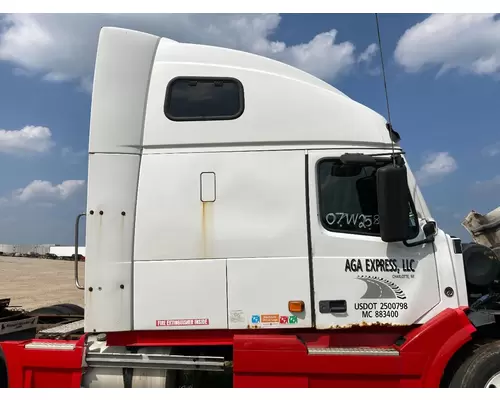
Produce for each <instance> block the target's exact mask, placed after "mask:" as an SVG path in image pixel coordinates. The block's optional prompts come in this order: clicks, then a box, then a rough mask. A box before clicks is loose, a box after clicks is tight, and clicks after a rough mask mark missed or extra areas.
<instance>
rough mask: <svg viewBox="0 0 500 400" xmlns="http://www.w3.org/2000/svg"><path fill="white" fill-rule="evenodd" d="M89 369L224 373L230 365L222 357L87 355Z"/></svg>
mask: <svg viewBox="0 0 500 400" xmlns="http://www.w3.org/2000/svg"><path fill="white" fill-rule="evenodd" d="M85 362H86V363H87V365H88V366H89V367H94V368H95V367H101V368H154V369H176V370H203V371H224V369H226V368H228V367H230V363H227V362H225V361H224V357H198V356H178V355H164V354H140V353H137V354H133V353H98V354H92V353H91V352H89V353H87V357H86V359H85Z"/></svg>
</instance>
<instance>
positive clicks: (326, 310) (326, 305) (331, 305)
mask: <svg viewBox="0 0 500 400" xmlns="http://www.w3.org/2000/svg"><path fill="white" fill-rule="evenodd" d="M346 311H347V301H345V300H320V302H319V312H320V313H321V314H330V313H334V314H339V313H345V312H346Z"/></svg>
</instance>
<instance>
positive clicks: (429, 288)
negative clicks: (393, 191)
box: [308, 149, 440, 329]
mask: <svg viewBox="0 0 500 400" xmlns="http://www.w3.org/2000/svg"><path fill="white" fill-rule="evenodd" d="M349 152H353V151H352V150H351V151H349ZM363 152H364V153H366V154H370V152H369V151H365V150H364V151H363ZM344 153H346V150H340V149H339V150H317V151H310V152H309V153H308V166H309V168H308V170H309V171H308V179H309V207H310V218H311V220H310V230H311V246H312V252H311V254H312V272H313V285H314V307H315V321H314V322H315V326H316V328H318V329H337V328H346V327H351V326H364V325H380V324H382V325H412V324H414V323H416V322H418V320H419V319H421V318H422V317H423V316H424V315H425V314H427V313H428V312H429V311H430V310H431V309H432V308H433V307H435V306H436V305H437V304H439V302H440V293H439V277H438V271H437V265H436V259H435V255H434V246H433V245H432V244H429V243H428V244H424V245H419V246H415V247H407V246H406V245H405V244H404V243H402V242H395V243H385V242H383V241H382V239H381V238H380V228H379V221H378V219H379V217H378V205H377V190H376V179H375V173H376V170H377V168H378V167H379V166H370V165H363V164H359V165H357V164H355V165H343V164H342V163H341V162H340V156H341V155H342V154H344ZM372 153H380V150H377V151H376V150H374V151H372ZM410 202H411V204H410V209H411V210H412V211H411V212H410V214H411V215H410V217H411V218H410V221H411V222H410V224H409V226H408V229H409V231H410V232H411V234H412V235H411V236H412V239H411V241H417V240H420V239H422V238H423V237H424V235H423V233H422V229H421V227H420V221H419V220H418V218H417V210H416V209H415V206H414V203H413V200H410Z"/></svg>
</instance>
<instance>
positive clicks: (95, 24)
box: [0, 14, 376, 90]
mask: <svg viewBox="0 0 500 400" xmlns="http://www.w3.org/2000/svg"><path fill="white" fill-rule="evenodd" d="M280 21H281V17H280V16H279V15H277V14H265V15H262V14H241V15H235V14H221V15H214V14H10V15H7V16H6V17H4V18H3V20H1V21H0V27H3V33H1V36H0V60H6V61H10V62H12V63H14V64H15V66H16V70H15V71H16V73H18V74H19V73H22V74H34V73H37V74H41V75H42V77H43V79H44V80H47V81H69V80H77V81H79V84H80V87H81V88H83V89H86V90H89V89H90V87H91V76H92V73H93V65H94V60H95V52H96V46H97V39H98V34H99V30H100V28H101V27H102V26H116V27H122V28H130V29H136V30H140V31H144V32H148V33H152V34H156V35H159V36H164V37H169V38H171V39H174V40H178V41H181V42H191V43H202V44H210V45H218V46H223V47H229V48H234V49H240V50H245V51H250V52H253V53H257V54H261V55H264V56H268V57H272V58H275V59H278V60H280V61H283V62H286V63H288V64H291V65H294V66H296V67H298V68H301V69H303V70H305V71H307V72H310V73H312V74H315V75H316V76H318V77H320V78H322V79H325V80H332V79H335V78H337V77H338V76H339V75H341V74H342V73H345V72H347V71H349V70H350V69H351V68H353V67H354V66H355V64H356V63H357V62H362V61H365V62H366V61H368V60H369V59H370V57H372V55H373V52H374V47H373V46H374V45H370V46H369V47H368V48H367V49H366V50H365V51H364V52H363V53H361V55H360V56H359V57H358V56H357V55H356V49H355V46H354V45H353V44H352V43H351V42H349V41H345V42H336V38H337V31H336V30H335V29H332V30H330V31H329V32H323V33H320V34H318V35H316V36H315V37H314V38H312V39H311V40H310V41H309V42H307V43H302V44H298V45H292V46H290V45H287V44H286V43H284V42H279V41H273V40H272V39H271V36H272V34H273V33H274V32H275V31H276V29H277V28H278V26H279V24H280ZM375 49H376V47H375Z"/></svg>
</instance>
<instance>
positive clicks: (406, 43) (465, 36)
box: [394, 14, 500, 77]
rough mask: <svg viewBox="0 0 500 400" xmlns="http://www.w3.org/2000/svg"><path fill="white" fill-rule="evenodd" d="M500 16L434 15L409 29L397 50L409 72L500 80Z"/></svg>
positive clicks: (396, 54) (400, 61)
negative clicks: (436, 69)
mask: <svg viewBox="0 0 500 400" xmlns="http://www.w3.org/2000/svg"><path fill="white" fill-rule="evenodd" d="M497 16H498V15H497V14H433V15H431V16H430V17H428V18H427V19H425V20H424V21H422V22H420V23H418V24H416V25H414V26H412V27H411V28H409V29H408V30H407V31H406V32H405V33H404V34H403V36H402V37H401V38H400V39H399V42H398V44H397V46H396V50H395V53H394V55H395V58H396V61H397V62H398V63H399V64H400V65H402V66H403V67H404V68H405V69H406V70H407V71H408V72H418V71H420V70H421V69H422V68H424V67H426V66H437V67H439V68H440V71H439V74H442V73H444V72H446V71H449V70H452V69H457V70H459V71H461V72H465V73H471V74H476V75H491V76H494V77H500V20H499V19H498V18H497Z"/></svg>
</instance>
